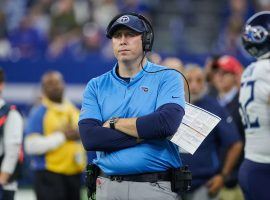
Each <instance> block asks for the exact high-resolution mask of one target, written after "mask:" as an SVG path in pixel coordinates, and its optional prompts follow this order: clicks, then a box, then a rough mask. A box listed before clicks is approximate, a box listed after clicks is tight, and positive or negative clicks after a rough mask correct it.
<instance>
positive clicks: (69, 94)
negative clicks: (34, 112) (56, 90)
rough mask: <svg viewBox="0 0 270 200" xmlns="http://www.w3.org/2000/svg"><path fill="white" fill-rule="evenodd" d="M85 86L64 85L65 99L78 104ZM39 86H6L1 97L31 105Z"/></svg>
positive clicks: (37, 93)
mask: <svg viewBox="0 0 270 200" xmlns="http://www.w3.org/2000/svg"><path fill="white" fill-rule="evenodd" d="M85 86H86V85H83V84H66V88H65V97H66V98H68V99H69V100H71V101H72V102H74V103H77V104H80V103H81V100H82V95H83V91H84V88H85ZM40 95H41V91H40V85H39V84H19V83H18V84H6V87H5V89H4V92H3V97H4V99H5V100H6V101H10V102H16V103H26V104H32V103H34V102H36V101H37V99H38V97H40Z"/></svg>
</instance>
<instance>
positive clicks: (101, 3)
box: [93, 0, 119, 30]
mask: <svg viewBox="0 0 270 200" xmlns="http://www.w3.org/2000/svg"><path fill="white" fill-rule="evenodd" d="M93 2H94V10H93V11H94V21H95V22H96V23H97V24H99V26H101V28H102V30H106V27H107V24H108V23H109V22H110V21H111V18H112V16H115V15H117V14H118V13H119V9H118V7H117V4H116V0H94V1H93Z"/></svg>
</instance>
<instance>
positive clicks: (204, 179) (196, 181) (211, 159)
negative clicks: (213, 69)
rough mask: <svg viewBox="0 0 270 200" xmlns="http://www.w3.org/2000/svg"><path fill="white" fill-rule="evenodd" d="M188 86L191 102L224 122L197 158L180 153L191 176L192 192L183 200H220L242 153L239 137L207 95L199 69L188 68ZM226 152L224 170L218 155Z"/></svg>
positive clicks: (202, 145) (203, 78) (186, 69)
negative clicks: (223, 150) (220, 194)
mask: <svg viewBox="0 0 270 200" xmlns="http://www.w3.org/2000/svg"><path fill="white" fill-rule="evenodd" d="M185 73H186V78H187V80H188V82H189V87H190V94H191V102H192V103H193V104H194V105H196V106H199V107H201V108H203V109H205V110H208V111H209V112H212V113H214V114H216V115H217V116H219V117H220V118H221V121H220V123H219V124H218V125H217V127H216V128H214V130H213V131H212V132H211V133H210V134H209V135H208V136H207V138H206V139H205V140H204V141H203V142H202V144H201V146H200V147H199V148H198V149H197V151H196V152H195V153H194V155H190V154H187V153H185V152H183V153H181V157H182V159H183V163H184V164H185V165H188V166H189V167H190V170H191V172H192V188H191V189H192V191H191V192H190V193H187V194H186V195H185V197H184V200H206V199H217V196H218V192H219V190H220V189H221V188H222V187H223V185H224V182H225V180H226V179H227V177H229V175H230V173H231V171H232V169H233V167H234V166H235V164H236V162H237V160H238V158H239V155H240V153H241V149H242V146H243V144H242V142H241V141H240V139H239V135H238V134H239V133H238V132H237V129H236V127H235V125H234V123H233V122H232V119H231V117H230V116H229V115H228V113H227V112H226V111H225V110H224V109H223V108H222V107H221V106H220V105H219V104H218V102H217V101H216V100H215V99H214V98H211V97H209V96H208V95H207V88H206V82H205V75H204V73H203V71H202V69H201V68H200V67H198V66H190V67H189V68H185ZM221 148H226V159H225V162H224V164H223V165H222V166H221V164H220V160H219V151H220V149H221ZM180 150H181V149H180Z"/></svg>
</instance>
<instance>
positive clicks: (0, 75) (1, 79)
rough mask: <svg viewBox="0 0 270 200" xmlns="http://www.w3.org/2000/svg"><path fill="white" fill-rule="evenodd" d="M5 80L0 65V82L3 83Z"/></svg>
mask: <svg viewBox="0 0 270 200" xmlns="http://www.w3.org/2000/svg"><path fill="white" fill-rule="evenodd" d="M4 81H5V72H4V70H3V69H2V68H1V67H0V83H3V82H4Z"/></svg>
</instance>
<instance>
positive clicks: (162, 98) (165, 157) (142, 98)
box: [79, 13, 185, 200]
mask: <svg viewBox="0 0 270 200" xmlns="http://www.w3.org/2000/svg"><path fill="white" fill-rule="evenodd" d="M107 36H108V37H109V38H111V40H112V47H113V51H114V55H115V57H116V59H117V63H116V65H115V66H114V68H113V69H112V70H111V71H109V72H107V73H105V74H103V75H101V76H99V77H97V78H94V79H92V80H90V81H89V83H88V85H87V86H86V89H85V92H84V97H83V103H82V109H81V114H80V121H79V128H80V134H81V138H82V142H83V145H84V147H85V149H86V150H88V151H90V150H94V151H98V152H97V158H96V159H94V160H93V163H94V164H95V165H96V166H98V167H99V168H100V170H101V173H100V176H99V177H98V179H97V186H96V187H97V191H96V198H97V199H98V200H101V199H106V200H108V199H122V200H127V199H133V200H135V199H140V200H142V199H156V200H158V199H160V200H164V199H178V198H180V197H179V196H178V195H177V193H176V191H174V192H173V191H172V189H173V190H174V188H171V182H170V180H171V178H172V177H171V176H170V175H171V173H170V171H172V170H176V169H177V168H179V167H181V166H182V162H181V159H180V156H179V152H178V150H177V147H176V146H175V145H174V144H173V143H172V142H170V141H169V140H168V139H167V137H169V136H172V135H173V134H174V133H175V132H176V130H177V128H178V127H179V125H180V122H181V120H182V117H183V115H184V105H185V101H184V88H183V81H182V78H181V76H180V75H179V74H178V73H177V72H175V71H172V70H167V68H165V67H163V66H159V65H156V64H153V63H151V62H149V61H147V60H146V58H145V53H146V52H147V51H150V50H151V48H152V44H153V30H152V27H151V24H150V23H149V22H148V21H147V20H146V19H145V18H144V17H143V16H141V15H138V14H134V13H127V14H121V15H118V16H116V17H115V18H114V19H113V20H112V21H111V23H110V24H109V26H108V29H107ZM142 68H143V70H142ZM158 70H163V71H162V72H161V71H160V72H157V73H150V72H154V71H155V72H156V71H158ZM146 71H147V72H146Z"/></svg>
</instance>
